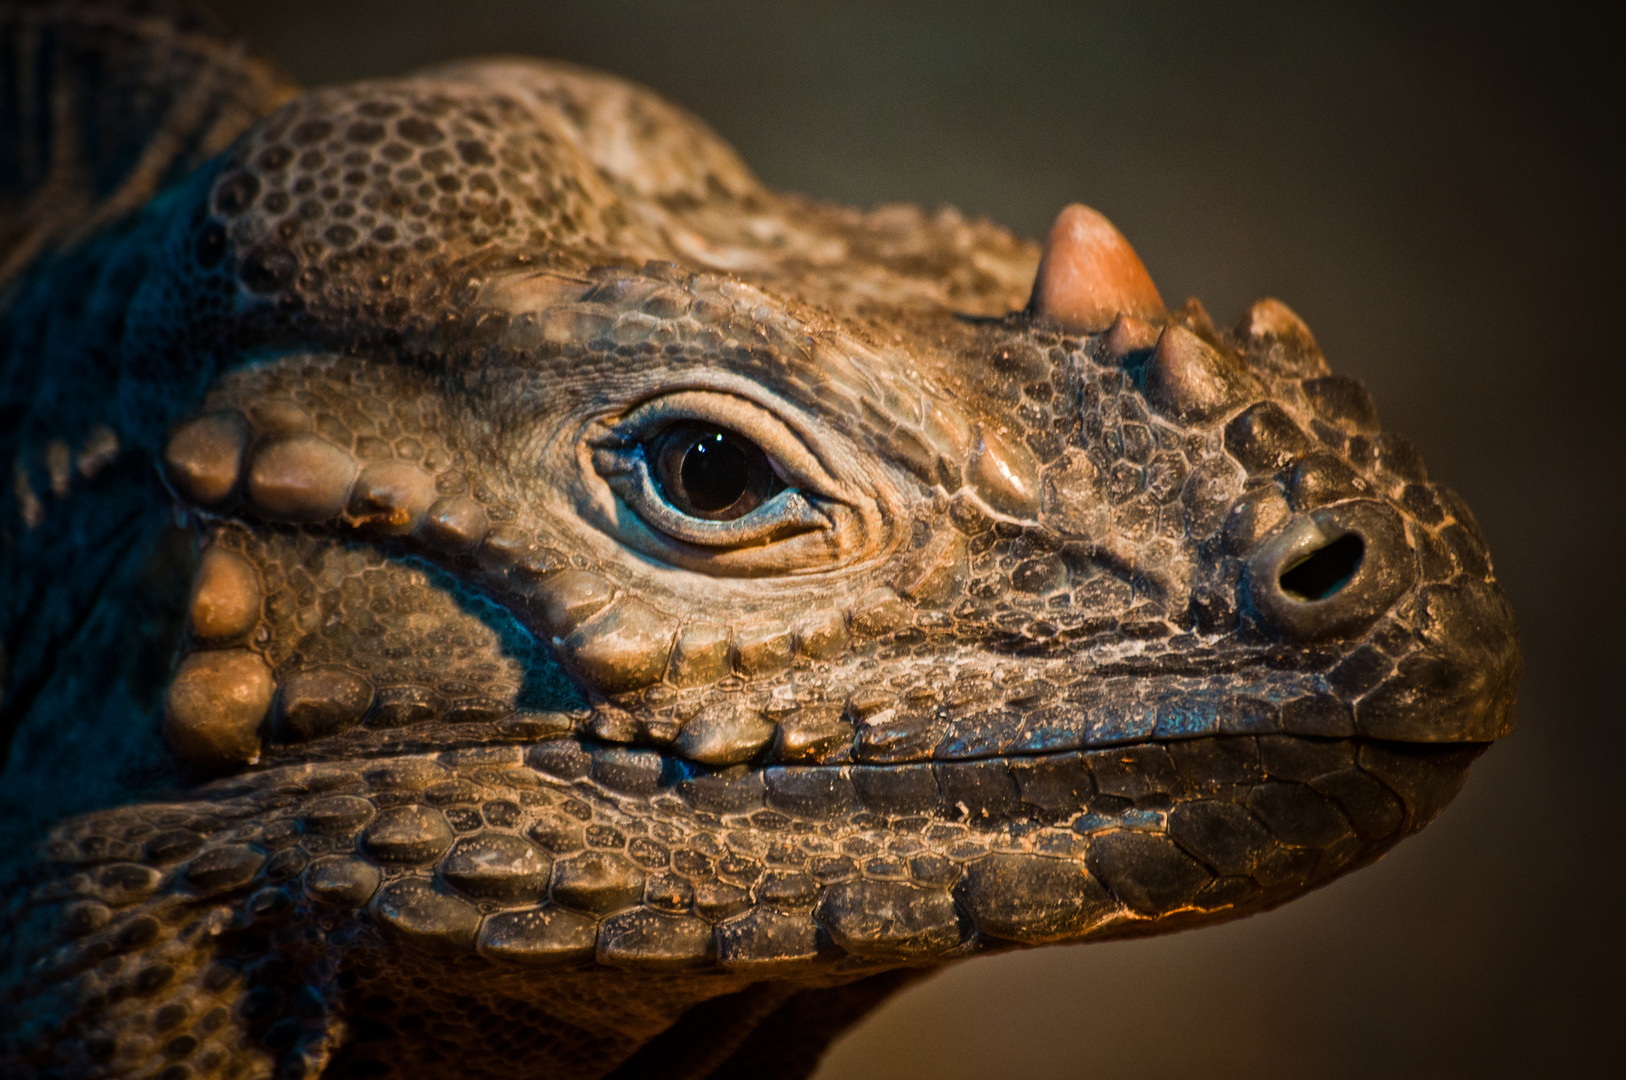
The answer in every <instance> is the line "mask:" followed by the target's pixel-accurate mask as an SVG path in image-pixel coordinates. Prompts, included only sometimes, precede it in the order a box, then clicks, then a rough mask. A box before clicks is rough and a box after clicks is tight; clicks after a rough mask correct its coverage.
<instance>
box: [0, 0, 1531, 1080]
mask: <svg viewBox="0 0 1626 1080" xmlns="http://www.w3.org/2000/svg"><path fill="white" fill-rule="evenodd" d="M0 49H3V50H5V55H6V57H7V62H6V66H5V70H6V71H7V72H8V74H7V75H6V76H5V77H4V82H5V85H4V87H0V89H3V90H4V91H5V94H6V95H8V96H7V97H6V100H7V101H8V102H12V103H13V104H12V105H10V106H8V108H9V109H10V111H8V112H5V113H4V114H3V115H4V119H3V120H0V124H4V125H9V126H5V127H3V129H0V130H4V132H5V144H6V155H7V156H6V158H5V162H4V167H3V171H0V184H3V188H4V192H5V200H6V201H5V202H4V204H3V205H4V214H3V224H4V229H5V232H4V234H3V235H4V236H5V237H6V241H5V247H4V250H3V252H0V254H3V255H4V257H5V260H6V261H5V262H4V264H3V267H4V269H3V272H4V274H5V275H6V285H5V292H4V294H3V299H0V305H3V306H0V365H3V366H0V415H3V417H4V423H3V424H0V451H3V454H0V460H4V461H5V462H6V463H7V467H8V470H9V475H8V478H7V484H6V487H5V494H4V496H3V501H0V589H3V593H0V633H3V635H4V637H3V645H4V657H3V659H4V679H5V683H4V699H3V701H4V704H3V708H4V724H5V726H6V730H7V732H8V735H9V740H10V743H9V752H8V757H7V761H6V766H5V768H6V772H5V776H4V779H3V782H0V800H3V802H4V810H3V813H4V822H5V823H4V832H3V838H4V841H5V846H4V848H3V856H0V858H3V862H0V874H3V876H4V881H5V885H4V887H3V888H4V892H3V896H4V909H3V914H0V953H3V956H4V960H3V963H4V968H3V975H0V1032H3V1034H0V1072H3V1073H4V1074H5V1075H6V1076H8V1077H9V1076H14V1075H15V1076H24V1077H154V1078H162V1080H185V1078H190V1077H214V1076H220V1077H244V1078H251V1077H271V1076H276V1077H298V1076H317V1075H322V1076H327V1077H409V1076H410V1077H424V1076H441V1075H444V1076H460V1077H461V1076H466V1077H480V1078H484V1077H491V1078H496V1077H521V1076H540V1075H546V1076H550V1077H601V1076H612V1075H613V1076H616V1077H633V1076H651V1077H653V1076H663V1077H702V1076H709V1077H732V1076H742V1077H743V1076H752V1077H767V1076H774V1077H795V1076H804V1075H806V1074H808V1073H809V1072H811V1071H812V1069H813V1068H814V1066H815V1065H816V1063H817V1060H818V1056H819V1054H820V1053H821V1052H822V1049H823V1047H824V1046H825V1045H826V1044H827V1042H828V1041H829V1040H830V1039H831V1038H833V1037H834V1036H835V1035H836V1034H838V1033H839V1032H840V1031H841V1030H842V1028H843V1027H845V1026H846V1025H847V1024H849V1023H850V1022H852V1021H853V1020H854V1019H856V1018H857V1017H858V1016H860V1015H862V1013H863V1012H864V1011H865V1010H867V1009H868V1008H869V1007H870V1006H872V1005H873V1004H874V1003H875V1002H877V1001H878V1000H880V999H881V998H882V997H884V996H885V995H886V994H887V993H889V992H891V991H892V990H893V989H895V988H896V987H897V986H899V985H901V984H903V983H904V982H906V981H907V980H908V979H909V978H911V977H913V976H914V974H915V973H917V972H919V971H922V970H925V969H928V968H930V967H932V966H935V965H938V964H942V963H947V962H950V961H954V960H958V959H962V958H967V957H971V956H975V955H977V954H979V953H983V952H989V951H996V950H1000V949H1007V948H1013V947H1020V946H1027V945H1038V944H1045V943H1051V942H1062V941H1079V940H1094V939H1104V938H1112V937H1125V936H1136V935H1143V934H1153V933H1162V932H1166V931H1170V930H1176V929H1182V928H1187V927H1195V926H1200V925H1205V924H1209V923H1214V922H1219V921H1224V920H1227V919H1231V918H1236V917H1239V916H1242V915H1246V914H1249V913H1252V912H1256V911H1260V910H1263V909H1265V908H1268V907H1271V906H1273V905H1276V904H1279V903H1282V902H1284V901H1286V900H1289V899H1291V898H1293V897H1294V896H1297V895H1299V894H1301V893H1303V892H1305V891H1306V890H1308V889H1310V888H1313V887H1315V886H1317V885H1319V884H1321V883H1324V882H1326V881H1328V880H1330V879H1331V878H1332V877H1334V876H1336V875H1339V874H1342V873H1344V872H1347V871H1348V870H1351V869H1353V868H1355V867H1358V866H1360V865H1362V864H1364V863H1366V862H1370V861H1371V860H1372V859H1375V858H1377V857H1378V856H1379V855H1381V854H1382V852H1383V851H1385V850H1386V849H1387V848H1389V847H1390V846H1392V845H1393V844H1394V843H1396V842H1398V841H1399V840H1400V839H1402V838H1403V837H1405V836H1406V835H1409V834H1410V833H1412V832H1415V831H1417V830H1418V829H1420V828H1421V827H1422V826H1424V825H1425V824H1427V822H1428V821H1429V820H1431V819H1432V818H1433V817H1434V816H1435V815H1437V814H1438V813H1439V812H1440V810H1441V809H1443V807H1444V806H1445V804H1446V803H1447V802H1448V801H1449V800H1450V799H1451V797H1452V796H1453V795H1454V794H1455V792H1456V790H1457V789H1458V787H1459V786H1460V784H1461V783H1462V780H1463V777H1464V774H1465V770H1466V769H1467V767H1468V765H1469V764H1470V763H1471V761H1472V760H1473V759H1474V758H1475V757H1476V756H1477V755H1478V754H1479V753H1480V752H1481V751H1482V750H1483V749H1484V748H1485V746H1486V745H1487V744H1488V743H1489V742H1490V741H1492V740H1494V739H1496V738H1498V737H1499V736H1501V735H1503V734H1506V732H1507V731H1508V730H1509V729H1510V727H1511V723H1512V707H1513V699H1514V693H1515V688H1516V683H1517V677H1518V666H1519V659H1518V648H1517V642H1516V636H1515V631H1514V627H1513V622H1512V615H1511V612H1510V610H1509V609H1508V606H1507V603H1506V601H1505V600H1504V599H1503V597H1502V594H1501V592H1500V590H1499V588H1498V587H1497V585H1496V582H1495V578H1494V575H1493V573H1492V570H1491V566H1490V561H1489V557H1488V555H1487V553H1486V549H1485V544H1484V539H1483V537H1482V535H1481V534H1480V532H1479V530H1478V528H1477V526H1476V525H1475V524H1474V521H1473V518H1472V515H1471V514H1470V513H1469V511H1468V510H1467V508H1466V507H1465V506H1464V505H1463V504H1462V502H1461V501H1460V500H1459V499H1458V498H1457V497H1456V496H1455V495H1454V494H1453V493H1452V492H1450V491H1449V490H1448V489H1447V488H1445V487H1443V486H1442V485H1439V484H1436V483H1433V482H1431V481H1430V480H1429V479H1428V477H1427V475H1426V473H1425V471H1424V469H1423V466H1422V463H1421V462H1420V461H1419V460H1418V458H1417V455H1416V453H1415V452H1414V451H1413V450H1412V449H1411V448H1410V446H1409V444H1407V443H1406V442H1405V441H1404V440H1403V439H1401V438H1399V437H1398V436H1395V435H1393V434H1391V433H1387V432H1384V431H1382V430H1381V428H1380V426H1379V424H1378V421H1377V417H1376V413H1375V411H1374V410H1373V408H1372V404H1371V401H1370V398H1369V397H1368V396H1367V395H1366V393H1365V391H1364V390H1363V389H1362V388H1361V387H1360V386H1359V384H1357V383H1355V382H1353V381H1351V380H1348V379H1343V378H1340V377H1338V376H1334V375H1332V374H1331V373H1330V371H1329V369H1328V368H1327V365H1326V362H1325V360H1324V359H1323V357H1322V355H1321V353H1320V351H1319V349H1318V348H1317V347H1316V345H1315V342H1314V339H1313V338H1312V337H1311V335H1310V333H1309V331H1308V330H1307V329H1305V328H1304V326H1303V325H1302V323H1300V322H1299V321H1298V319H1297V318H1296V317H1295V316H1294V315H1293V314H1292V313H1291V312H1290V311H1288V310H1287V309H1286V308H1285V307H1284V306H1283V305H1281V304H1279V303H1277V302H1275V301H1261V302H1260V303H1259V304H1257V305H1255V306H1254V307H1253V308H1252V309H1250V311H1249V312H1248V313H1247V314H1246V315H1245V316H1244V317H1243V319H1242V321H1241V322H1240V323H1239V324H1238V326H1236V327H1235V328H1233V329H1230V330H1219V329H1216V328H1215V327H1214V326H1213V324H1212V323H1211V321H1210V320H1209V318H1208V316H1207V314H1206V313H1205V312H1204V311H1203V309H1202V307H1201V305H1199V304H1197V303H1195V302H1188V303H1187V305H1186V306H1185V307H1184V308H1182V309H1180V310H1179V311H1177V312H1175V313H1173V314H1172V315H1165V314H1164V313H1162V309H1161V304H1160V303H1159V304H1158V305H1157V306H1156V307H1155V308H1149V309H1147V310H1145V311H1142V312H1141V313H1140V314H1142V315H1143V316H1150V318H1147V319H1146V320H1145V321H1142V320H1141V319H1136V318H1130V317H1127V316H1126V317H1119V318H1116V319H1114V320H1113V321H1112V322H1111V324H1110V325H1102V326H1098V327H1086V328H1082V329H1081V328H1080V327H1079V325H1078V324H1077V322H1076V321H1074V322H1065V321H1059V320H1058V319H1057V318H1055V317H1053V315H1052V314H1050V312H1049V309H1047V308H1046V307H1045V305H1044V304H1042V303H1040V302H1038V301H1035V303H1034V304H1033V305H1031V306H1029V304H1028V301H1029V294H1030V292H1031V291H1033V281H1034V275H1035V272H1036V270H1037V268H1038V264H1039V260H1040V251H1039V250H1038V248H1037V247H1036V246H1034V245H1032V244H1030V243H1027V242H1025V241H1022V240H1019V239H1017V238H1015V237H1013V236H1012V235H1010V234H1009V233H1007V232H1005V231H1004V230H1002V229H1000V228H998V227H996V226H993V225H991V224H988V223H985V222H979V221H968V220H965V219H963V218H961V217H960V216H958V215H957V214H955V213H954V212H953V211H949V210H944V211H939V212H937V213H935V214H927V213H925V212H922V211H920V210H918V209H916V208H914V207H909V206H884V207H880V208H878V209H876V210H873V211H870V212H868V213H861V212H859V211H856V210H852V209H848V208H845V207H838V206H831V205H827V204H823V203H818V202H815V201H812V200H809V199H805V198H801V197H797V196H789V195H784V194H780V193H777V192H773V191H769V190H767V189H765V188H763V187H762V186H761V185H760V184H759V183H758V182H757V181H756V179H755V178H754V177H753V176H752V175H751V174H750V172H749V170H747V169H746V168H745V166H744V165H743V164H742V163H741V162H740V161H739V160H738V159H737V158H736V157H735V155H734V154H733V152H732V151H731V150H730V149H729V148H728V147H727V146H725V145H723V144H722V143H721V142H720V141H719V140H717V138H716V137H715V136H714V135H712V134H711V133H710V132H709V131H707V130H706V129H705V127H704V126H703V125H702V124H700V123H699V122H698V121H697V120H695V119H693V118H692V117H689V116H687V115H685V114H683V113H682V112H680V111H679V110H677V109H675V108H673V107H672V106H670V105H668V104H666V103H665V102H662V101H660V100H659V99H658V98H655V97H654V96H653V95H651V94H649V93H648V92H647V91H644V90H642V89H639V88H637V87H635V86H632V85H630V84H628V83H625V82H622V81H620V80H618V79H615V78H612V77H610V76H605V75H600V74H597V73H593V72H588V71H583V70H580V69H576V68H571V67H567V66H563V65H558V64H548V63H544V62H537V61H528V60H490V61H471V62H468V63H464V64H457V65H451V66H447V67H442V68H437V69H433V70H430V71H426V72H420V73H418V74H416V75H414V76H411V77H408V78H404V79H399V80H388V81H379V82H370V83H362V84H356V85H353V86H346V87H338V88H331V89H325V90H318V91H313V92H311V93H308V94H304V95H302V96H297V97H296V96H292V94H293V92H292V90H291V89H290V88H289V87H288V86H287V84H286V82H285V81H284V80H282V79H280V78H279V77H278V76H276V75H275V74H274V72H272V71H271V70H270V69H269V68H266V67H265V66H264V65H262V64H260V63H259V62H257V61H252V60H247V59H244V55H243V54H242V52H241V51H240V50H238V49H236V48H235V47H234V46H233V45H231V44H230V43H229V42H228V41H227V40H226V39H225V38H223V37H221V36H220V35H219V33H218V32H217V31H215V30H213V29H212V28H211V27H210V26H209V25H208V24H207V23H206V22H203V21H200V20H197V19H195V18H193V17H190V16H185V15H180V14H176V13H174V12H172V11H169V10H168V9H167V8H161V7H160V8H154V7H152V6H150V5H128V6H119V5H104V6H97V5H81V4H46V5H39V4H35V5H12V4H8V5H4V6H3V7H0ZM24 61H27V62H26V63H25V62H24ZM92 75H95V76H96V77H94V78H93V77H92ZM30 79H32V80H33V81H30ZM109 86H113V87H117V88H119V90H120V92H119V93H117V94H114V93H112V92H110V91H109V90H107V89H106V88H107V87H109ZM120 109H122V110H124V111H123V112H119V111H118V110H120ZM31 110H32V111H31ZM104 115H116V116H117V117H118V118H119V122H118V123H117V124H114V123H110V122H106V121H100V120H97V121H96V122H92V121H93V120H96V118H97V117H102V116H104ZM113 130H117V131H118V132H119V133H120V140H122V141H119V140H115V139H113V137H112V136H111V135H109V134H108V132H110V131H113ZM25 135H26V137H25ZM30 140H34V141H30ZM228 144H229V145H228ZM25 151H26V152H25ZM47 163H49V164H47ZM1137 265H1138V264H1137ZM1148 287H1149V285H1148ZM684 421H703V422H707V423H713V424H716V425H718V426H721V427H724V428H728V429H730V430H733V431H736V432H739V433H741V434H743V435H745V436H746V437H748V438H750V439H752V440H753V441H755V442H756V443H757V444H759V445H760V446H762V447H763V448H764V450H765V451H767V452H768V454H769V456H770V457H771V458H773V460H774V461H775V462H776V468H777V470H778V474H779V476H780V479H781V481H782V482H783V485H784V486H785V487H786V489H787V490H788V492H789V494H788V495H787V496H785V497H784V498H783V499H781V500H780V501H778V502H776V503H774V504H772V505H771V506H769V507H765V508H764V511H763V513H764V514H766V515H768V516H766V517H760V522H759V523H758V524H757V525H748V526H747V525H741V526H738V527H737V528H736V527H735V526H732V525H726V526H725V525H723V524H720V523H716V522H706V521H698V520H697V519H694V518H688V519H685V520H676V519H675V518H674V517H673V515H672V513H671V511H670V507H665V506H664V504H663V503H662V501H661V491H662V489H661V488H659V486H658V485H656V484H654V483H652V482H651V481H649V480H648V470H649V467H650V465H649V460H648V455H647V454H646V450H647V447H648V446H649V444H650V439H651V438H654V437H656V436H657V435H658V434H659V433H660V432H661V431H664V430H667V427H669V425H670V424H672V423H673V422H684ZM774 515H777V516H774ZM759 516H760V515H759ZM757 520H758V519H757V518H752V519H751V521H757ZM761 522H765V524H761ZM759 526H760V527H759ZM731 528H732V529H735V531H733V532H728V531H727V530H728V529H731ZM740 529H746V532H741V531H739V530H740ZM750 529H755V530H756V531H754V532H752V531H750ZM1302 567H1321V568H1322V569H1323V570H1326V571H1327V573H1325V574H1323V578H1324V580H1320V581H1312V580H1308V579H1306V578H1304V577H1303V574H1302V573H1300V574H1299V576H1294V575H1295V571H1299V570H1300V569H1301V568H1302ZM1329 568H1330V569H1329Z"/></svg>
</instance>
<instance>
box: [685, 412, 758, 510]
mask: <svg viewBox="0 0 1626 1080" xmlns="http://www.w3.org/2000/svg"><path fill="white" fill-rule="evenodd" d="M679 475H680V476H681V477H682V479H683V490H684V491H685V492H687V493H688V496H689V502H691V503H693V504H694V508H695V509H696V510H700V511H703V512H705V513H709V514H715V513H716V512H717V511H719V510H727V509H728V508H729V507H730V506H733V505H734V504H735V503H737V502H739V501H740V496H741V495H744V494H745V485H746V484H747V483H749V482H750V479H751V462H750V461H749V460H748V459H747V458H746V456H745V453H744V451H743V450H742V449H741V447H740V445H739V444H738V443H737V442H735V441H734V440H733V439H730V438H727V437H726V436H724V435H723V433H722V432H720V431H715V432H711V433H708V434H706V435H702V436H701V437H700V438H698V439H696V440H695V441H694V443H693V444H692V445H691V446H690V447H689V452H688V453H686V454H684V455H683V466H682V469H681V470H680V473H679Z"/></svg>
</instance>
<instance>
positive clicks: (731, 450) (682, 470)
mask: <svg viewBox="0 0 1626 1080" xmlns="http://www.w3.org/2000/svg"><path fill="white" fill-rule="evenodd" d="M645 454H646V456H647V457H648V459H649V461H650V462H651V464H653V465H654V473H655V482H656V484H657V486H658V487H659V489H660V493H661V495H662V497H664V498H665V499H666V501H667V502H668V503H669V504H670V505H671V506H672V508H673V509H675V510H677V511H678V512H679V513H681V514H687V515H689V516H690V517H695V518H700V519H701V520H702V521H734V520H735V519H737V518H742V517H744V516H745V515H746V514H749V513H750V512H751V511H753V510H755V509H756V508H757V507H759V506H761V505H762V504H763V503H765V502H767V501H768V500H769V499H771V498H773V497H774V496H775V495H776V494H778V493H779V492H781V491H783V490H784V489H785V486H786V485H785V483H784V481H782V480H780V479H779V476H778V475H777V474H776V473H775V472H774V470H773V466H772V465H771V464H769V462H768V455H767V454H765V453H763V451H762V448H761V447H760V446H758V445H757V444H756V443H754V442H752V441H751V440H749V439H746V438H744V437H742V436H740V435H737V434H735V433H734V432H732V431H729V430H728V429H727V428H722V427H717V426H716V425H713V424H677V425H675V426H673V427H671V428H668V429H667V430H666V431H664V432H662V433H661V434H660V435H659V436H657V437H656V438H655V439H654V440H652V441H651V443H650V444H649V445H648V446H647V447H646V449H645Z"/></svg>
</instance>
